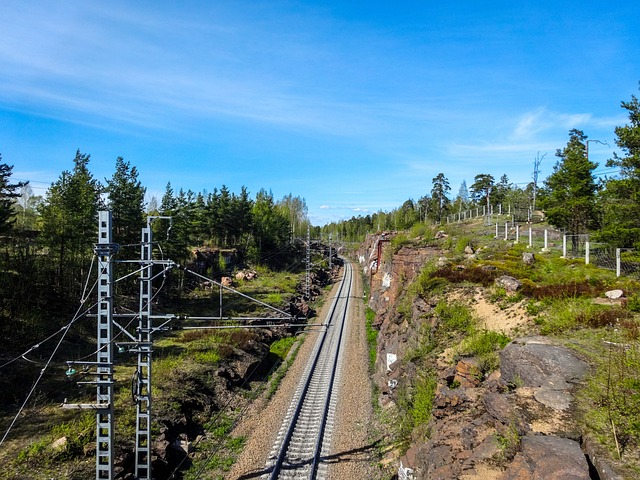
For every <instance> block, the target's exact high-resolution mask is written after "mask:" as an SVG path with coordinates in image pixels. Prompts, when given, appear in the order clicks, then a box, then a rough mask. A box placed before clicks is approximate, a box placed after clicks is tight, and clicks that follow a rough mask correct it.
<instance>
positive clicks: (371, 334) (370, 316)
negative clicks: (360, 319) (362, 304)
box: [365, 307, 379, 371]
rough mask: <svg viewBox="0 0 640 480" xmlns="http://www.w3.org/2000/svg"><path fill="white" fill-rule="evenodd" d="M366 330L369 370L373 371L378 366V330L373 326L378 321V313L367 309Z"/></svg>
mask: <svg viewBox="0 0 640 480" xmlns="http://www.w3.org/2000/svg"><path fill="white" fill-rule="evenodd" d="M365 318H366V329H367V346H368V347H369V369H370V370H371V371H373V369H374V368H375V364H376V355H377V348H378V333H379V331H378V329H377V328H375V327H374V326H373V322H375V320H376V312H375V311H374V310H372V309H371V308H368V307H367V310H366V312H365Z"/></svg>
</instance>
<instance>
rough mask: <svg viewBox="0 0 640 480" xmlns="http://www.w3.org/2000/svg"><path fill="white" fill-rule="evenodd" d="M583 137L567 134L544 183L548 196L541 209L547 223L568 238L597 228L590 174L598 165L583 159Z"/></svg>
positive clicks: (593, 185)
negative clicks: (562, 230)
mask: <svg viewBox="0 0 640 480" xmlns="http://www.w3.org/2000/svg"><path fill="white" fill-rule="evenodd" d="M586 138H587V137H586V135H584V133H583V132H582V131H581V130H576V129H573V130H571V131H570V132H569V142H568V143H567V146H566V147H565V148H564V149H562V150H560V149H558V151H557V152H556V156H557V157H558V158H559V159H560V160H559V161H558V162H557V163H556V165H555V166H554V168H553V173H552V174H551V175H550V176H549V178H547V180H545V186H546V187H547V189H548V195H547V197H546V198H545V201H544V207H545V210H546V214H547V217H548V219H549V222H550V223H551V224H552V225H555V226H557V227H560V228H562V229H564V230H565V231H566V233H567V234H569V235H578V234H583V233H586V232H587V231H588V230H589V229H591V228H595V227H597V216H596V193H597V185H596V182H595V179H594V176H593V171H594V170H595V168H596V167H597V166H598V164H597V163H594V162H591V161H590V160H589V159H588V158H587V155H586V145H585V140H586Z"/></svg>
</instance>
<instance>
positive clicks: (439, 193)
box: [431, 173, 451, 223]
mask: <svg viewBox="0 0 640 480" xmlns="http://www.w3.org/2000/svg"><path fill="white" fill-rule="evenodd" d="M432 182H433V188H432V189H431V200H432V202H433V206H434V209H433V211H434V213H435V216H434V220H436V221H437V222H438V223H439V222H441V221H442V216H443V215H444V214H445V213H446V211H447V209H448V207H449V204H450V203H451V201H450V200H449V197H448V194H449V192H450V191H451V187H450V186H449V180H448V179H447V177H445V176H444V173H439V174H438V175H437V176H436V177H435V178H433V179H432Z"/></svg>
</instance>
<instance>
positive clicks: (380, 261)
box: [358, 232, 441, 405]
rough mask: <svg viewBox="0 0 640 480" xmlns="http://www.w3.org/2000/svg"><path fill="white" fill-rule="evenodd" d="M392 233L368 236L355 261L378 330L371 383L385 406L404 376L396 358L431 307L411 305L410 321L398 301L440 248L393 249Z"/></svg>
mask: <svg viewBox="0 0 640 480" xmlns="http://www.w3.org/2000/svg"><path fill="white" fill-rule="evenodd" d="M394 235H395V234H394V233H392V232H387V233H383V234H381V235H368V236H367V238H366V241H365V242H364V243H363V245H362V247H361V249H360V250H359V251H358V260H359V262H360V264H361V266H362V268H363V270H364V273H365V275H366V277H367V278H368V281H369V286H370V292H371V293H370V298H369V303H368V306H369V308H371V309H373V310H374V311H375V312H376V322H375V324H374V325H375V326H376V327H377V328H378V329H379V332H380V333H379V335H378V347H377V352H376V353H377V355H376V366H375V375H374V382H375V383H376V385H377V387H378V389H379V391H380V392H381V395H380V398H379V402H380V403H381V404H382V405H386V404H387V403H388V402H389V401H390V400H391V399H392V397H393V390H394V388H395V386H396V385H397V384H398V380H399V378H400V377H401V376H402V375H404V371H403V370H402V369H401V368H400V365H401V364H400V363H399V362H398V359H401V358H403V357H404V355H405V353H406V350H407V348H408V346H409V345H410V343H411V342H410V340H411V338H412V336H414V334H415V332H416V329H417V328H419V327H420V324H421V321H420V317H421V316H422V315H423V314H424V313H425V312H426V311H429V310H430V309H431V307H430V306H429V305H427V304H426V303H424V302H417V303H415V304H413V305H412V306H411V310H412V314H411V316H412V318H411V321H408V320H406V319H405V318H403V316H401V315H400V314H399V313H398V311H397V305H398V300H399V299H400V298H401V297H402V296H403V294H404V293H405V290H406V288H407V287H408V286H409V285H411V283H412V281H413V280H414V279H415V277H416V276H417V275H418V274H419V273H420V271H421V270H422V268H423V266H424V264H425V263H427V261H429V260H431V259H434V258H438V257H439V256H440V255H441V251H440V250H439V249H436V248H431V247H421V248H411V247H401V248H400V249H399V250H398V251H397V252H395V253H394V252H393V245H392V243H391V239H393V237H394Z"/></svg>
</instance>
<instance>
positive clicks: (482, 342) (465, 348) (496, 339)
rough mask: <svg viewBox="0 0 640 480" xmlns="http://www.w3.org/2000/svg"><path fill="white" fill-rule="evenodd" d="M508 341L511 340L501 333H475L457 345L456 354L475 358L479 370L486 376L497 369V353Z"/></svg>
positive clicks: (490, 331) (484, 331) (487, 331)
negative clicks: (477, 361) (478, 363)
mask: <svg viewBox="0 0 640 480" xmlns="http://www.w3.org/2000/svg"><path fill="white" fill-rule="evenodd" d="M510 341H511V339H510V338H509V337H507V336H506V335H505V334H504V333H502V332H495V331H492V330H480V331H475V332H473V333H472V334H471V335H469V336H468V337H466V338H465V339H464V340H463V341H462V342H461V343H460V345H458V347H457V348H456V353H457V354H458V355H460V356H469V357H477V358H478V360H479V362H480V365H479V366H480V370H481V371H482V373H485V374H486V373H488V372H492V371H494V370H496V369H497V368H498V366H499V363H500V360H499V357H498V353H497V352H498V351H499V350H501V349H503V348H504V347H505V346H506V345H507V344H508V343H509V342H510Z"/></svg>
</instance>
